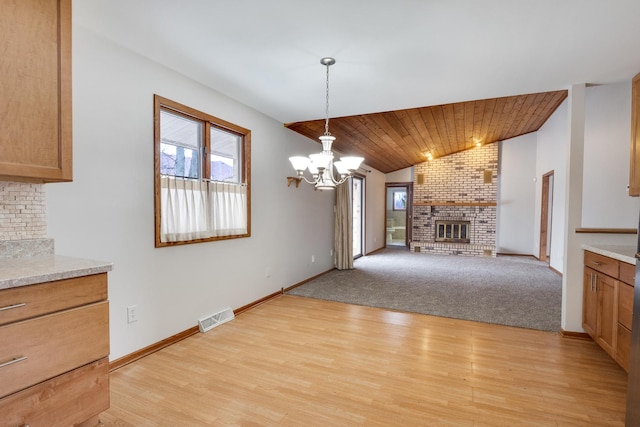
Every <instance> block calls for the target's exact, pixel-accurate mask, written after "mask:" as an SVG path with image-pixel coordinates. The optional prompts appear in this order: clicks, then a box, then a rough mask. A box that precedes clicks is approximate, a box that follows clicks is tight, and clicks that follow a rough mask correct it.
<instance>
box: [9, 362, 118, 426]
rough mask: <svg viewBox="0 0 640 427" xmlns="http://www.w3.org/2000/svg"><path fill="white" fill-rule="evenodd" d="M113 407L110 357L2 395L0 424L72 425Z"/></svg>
mask: <svg viewBox="0 0 640 427" xmlns="http://www.w3.org/2000/svg"><path fill="white" fill-rule="evenodd" d="M108 408H109V360H108V358H104V359H101V360H99V361H97V362H94V363H91V364H89V365H85V366H83V367H81V368H78V369H76V370H74V371H71V372H68V373H66V374H63V375H60V376H58V377H55V378H52V379H50V380H49V381H45V382H43V383H40V384H38V385H35V386H33V387H30V388H28V389H26V390H23V391H20V392H18V393H14V394H12V395H11V396H7V397H5V398H4V399H0V414H3V415H2V417H0V427H15V426H22V425H29V426H31V427H39V426H41V427H58V426H60V427H62V426H64V427H68V426H71V425H76V424H78V423H81V422H83V421H85V420H87V419H89V418H91V417H93V416H95V415H98V414H99V413H101V412H102V411H105V410H106V409H108Z"/></svg>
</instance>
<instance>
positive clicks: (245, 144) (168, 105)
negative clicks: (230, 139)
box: [153, 95, 251, 248]
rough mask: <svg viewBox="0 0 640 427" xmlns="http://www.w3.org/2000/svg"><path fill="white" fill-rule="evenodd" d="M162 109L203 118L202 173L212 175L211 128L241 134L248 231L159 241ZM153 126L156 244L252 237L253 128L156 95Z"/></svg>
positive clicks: (179, 243) (193, 117)
mask: <svg viewBox="0 0 640 427" xmlns="http://www.w3.org/2000/svg"><path fill="white" fill-rule="evenodd" d="M162 110H168V111H171V112H172V113H174V114H178V115H182V116H184V117H187V118H189V119H193V120H197V121H201V122H202V123H203V124H204V126H203V132H204V135H203V142H204V147H205V153H206V154H205V155H202V160H203V162H202V175H203V176H206V177H208V176H211V165H210V162H209V161H208V155H209V149H210V142H211V141H210V137H211V127H212V126H213V127H217V128H219V129H223V130H226V131H230V132H232V133H235V134H238V135H240V136H242V149H241V154H242V172H241V182H242V183H243V184H245V185H246V186H247V232H246V233H243V234H235V235H230V236H219V237H208V238H204V239H192V240H185V241H179V242H162V241H161V240H160V237H161V236H160V224H161V217H160V216H161V196H160V143H161V140H160V136H161V135H160V112H161V111H162ZM153 125H154V130H153V134H154V217H155V247H156V248H161V247H167V246H178V245H185V244H192V243H202V242H212V241H217V240H229V239H238V238H244V237H251V131H250V130H249V129H245V128H243V127H241V126H238V125H236V124H233V123H231V122H228V121H226V120H223V119H220V118H218V117H215V116H212V115H210V114H207V113H204V112H202V111H199V110H196V109H194V108H191V107H188V106H186V105H183V104H180V103H178V102H175V101H172V100H170V99H167V98H163V97H161V96H160V95H154V96H153Z"/></svg>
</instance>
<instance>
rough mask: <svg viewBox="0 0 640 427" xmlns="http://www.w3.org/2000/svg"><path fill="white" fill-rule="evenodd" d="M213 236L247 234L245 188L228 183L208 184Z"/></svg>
mask: <svg viewBox="0 0 640 427" xmlns="http://www.w3.org/2000/svg"><path fill="white" fill-rule="evenodd" d="M209 194H210V198H211V220H212V221H213V224H212V225H213V226H212V232H213V233H214V236H218V237H220V236H233V235H237V234H246V232H247V187H246V186H245V185H239V184H231V183H228V182H211V183H209Z"/></svg>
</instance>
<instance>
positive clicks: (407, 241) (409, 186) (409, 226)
mask: <svg viewBox="0 0 640 427" xmlns="http://www.w3.org/2000/svg"><path fill="white" fill-rule="evenodd" d="M389 188H404V189H405V190H406V191H407V209H406V211H405V235H404V245H405V246H406V247H409V246H410V245H411V240H412V230H413V182H387V183H385V185H384V201H385V204H384V223H383V224H382V225H383V227H384V229H383V235H384V236H385V239H384V246H385V247H386V246H387V238H386V236H387V203H388V200H387V194H388V192H389V191H388V190H389Z"/></svg>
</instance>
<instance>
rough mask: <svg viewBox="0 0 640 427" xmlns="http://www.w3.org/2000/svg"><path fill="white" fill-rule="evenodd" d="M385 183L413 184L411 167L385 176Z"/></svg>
mask: <svg viewBox="0 0 640 427" xmlns="http://www.w3.org/2000/svg"><path fill="white" fill-rule="evenodd" d="M385 181H386V182H413V167H410V168H404V169H400V170H398V171H395V172H389V173H388V174H386V175H385Z"/></svg>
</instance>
